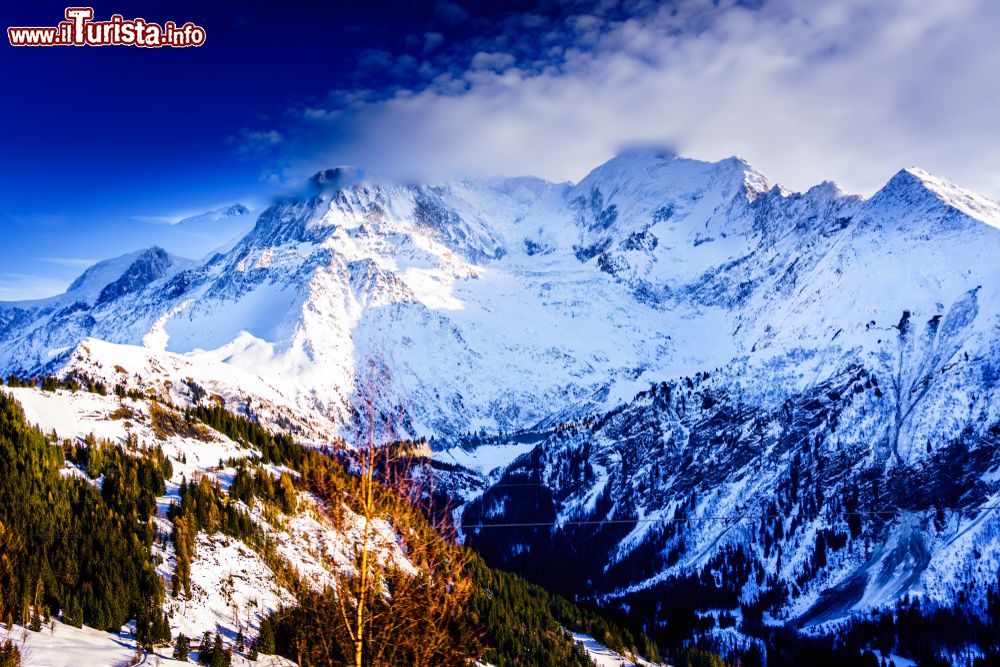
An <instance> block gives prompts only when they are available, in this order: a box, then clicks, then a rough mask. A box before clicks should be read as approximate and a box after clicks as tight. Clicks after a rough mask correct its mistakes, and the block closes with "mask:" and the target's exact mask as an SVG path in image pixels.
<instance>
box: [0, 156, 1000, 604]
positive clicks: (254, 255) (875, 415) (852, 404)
mask: <svg viewBox="0 0 1000 667" xmlns="http://www.w3.org/2000/svg"><path fill="white" fill-rule="evenodd" d="M310 188H311V193H310V194H309V195H308V196H305V197H302V198H299V199H296V200H290V201H283V202H279V203H276V204H274V205H272V206H271V207H269V208H268V209H267V210H265V211H264V212H263V213H262V214H261V215H260V216H259V217H258V218H257V222H256V225H255V226H254V227H253V229H252V230H250V232H249V233H248V234H246V236H244V237H243V238H242V239H241V240H239V241H238V242H237V243H235V245H233V246H232V247H231V248H229V249H227V250H224V251H222V252H219V253H216V254H214V255H212V256H211V257H210V258H208V259H207V260H204V261H201V262H189V261H187V260H180V259H178V258H176V257H173V256H171V255H169V254H167V253H165V252H164V251H162V250H158V249H155V248H154V249H151V250H147V251H144V252H143V253H139V254H136V255H130V256H128V257H125V258H119V259H118V260H111V261H110V262H105V263H102V264H99V265H97V266H96V267H94V268H92V269H90V270H89V271H88V272H87V273H85V274H84V275H83V276H81V278H80V279H79V280H78V281H77V282H76V283H74V285H73V286H72V287H71V288H70V290H69V291H68V292H67V293H66V294H65V295H62V296H59V297H54V298H53V299H47V300H43V301H35V302H22V303H6V304H2V305H0V370H3V372H5V373H7V372H19V373H21V374H26V373H27V374H30V373H35V372H42V371H48V370H58V369H66V368H69V367H72V368H76V369H78V370H82V371H84V372H87V373H90V374H94V373H98V374H100V373H103V374H105V375H107V376H108V379H109V380H110V379H113V378H114V377H117V378H118V381H122V382H131V383H143V382H146V383H148V382H154V379H151V378H158V379H156V380H155V382H158V383H159V385H158V386H159V387H161V388H162V389H164V390H165V391H168V392H172V393H173V394H172V395H174V396H175V398H178V399H180V398H184V396H180V394H183V393H184V391H185V390H184V389H183V386H182V384H181V383H179V382H178V380H179V379H181V378H183V377H187V376H192V375H196V374H197V375H198V376H199V377H201V378H203V382H205V383H211V384H213V387H214V388H217V389H218V391H217V392H216V393H219V394H220V395H228V396H230V398H231V400H232V401H236V402H238V401H239V400H244V401H251V402H254V401H255V402H256V404H257V405H258V406H263V410H262V412H263V413H267V414H270V415H271V416H272V417H273V419H274V420H275V423H277V420H279V419H280V420H283V421H282V423H288V422H294V423H295V424H297V428H298V429H299V432H301V433H307V434H311V435H312V436H315V437H316V438H322V437H324V436H327V437H328V436H329V435H330V434H331V433H333V432H335V431H337V430H338V429H341V428H343V427H344V426H345V425H346V424H347V423H348V422H349V420H350V416H351V414H352V407H351V406H352V402H353V401H354V400H356V396H355V391H356V386H357V385H358V383H359V380H360V379H361V378H362V377H363V375H364V369H365V368H366V365H367V363H368V360H370V359H372V358H376V359H379V360H381V361H382V362H384V364H385V366H386V367H387V369H388V371H389V374H390V376H391V390H390V394H391V395H392V396H393V401H394V402H395V403H398V405H399V407H400V408H401V409H402V410H403V412H404V414H405V417H406V429H407V430H408V431H409V432H410V434H412V435H415V436H433V437H435V438H437V439H438V440H439V441H442V442H444V443H446V444H445V445H441V449H445V448H446V447H454V446H455V445H458V444H462V443H464V444H466V445H469V443H470V442H473V440H477V441H484V440H489V441H491V442H493V443H494V445H493V446H492V447H491V448H490V449H489V450H488V452H489V456H490V461H491V466H492V464H493V463H496V464H505V463H506V462H508V461H510V460H511V459H513V458H514V457H515V456H517V455H521V458H519V459H518V460H517V461H516V462H515V463H514V465H513V466H512V467H511V468H509V469H508V470H507V471H506V473H504V475H503V477H502V478H500V479H502V480H508V481H511V480H519V479H527V480H529V481H530V483H532V484H538V485H541V487H540V488H535V489H531V487H524V486H523V485H522V486H517V485H514V486H511V485H510V484H507V485H506V486H505V485H504V484H503V482H502V481H501V483H500V485H499V486H497V487H495V488H493V489H490V490H487V491H486V492H485V493H484V495H482V497H481V500H480V501H478V502H477V503H473V505H472V506H470V508H469V510H468V511H467V514H466V519H467V521H466V523H467V525H470V521H471V522H472V523H471V525H475V524H478V523H479V522H481V523H487V522H488V521H503V520H505V519H509V520H512V521H519V522H541V523H545V522H556V523H559V522H564V521H566V520H571V519H585V520H601V519H607V518H613V519H615V520H620V521H623V522H624V523H619V524H613V526H617V527H613V528H604V527H601V528H594V529H588V530H580V529H573V528H567V529H566V530H555V531H553V530H550V529H546V528H537V529H531V530H528V531H526V532H523V531H522V534H519V535H518V536H517V538H516V539H514V538H511V537H509V536H508V537H485V536H483V535H477V534H475V533H473V534H472V537H471V539H474V540H477V541H478V543H479V544H480V546H482V548H483V549H484V550H486V551H487V552H489V553H491V554H492V555H493V556H494V557H495V558H496V559H498V560H501V561H504V562H507V563H508V564H512V565H514V566H518V567H522V566H523V567H528V566H535V565H545V564H546V563H547V562H548V561H546V560H545V559H546V558H548V557H550V556H552V554H553V553H555V552H551V551H549V549H551V548H554V547H552V545H557V546H558V548H559V549H560V550H561V551H559V553H568V554H574V553H577V554H582V555H581V558H582V559H583V560H581V562H578V563H576V566H575V568H576V569H568V568H567V569H566V570H565V572H564V574H565V577H566V585H567V587H569V586H573V587H578V590H581V592H587V593H592V594H595V595H598V596H602V597H603V598H606V599H624V598H629V599H632V598H635V597H636V596H640V594H641V593H642V592H643V591H656V590H660V589H658V588H657V587H658V586H659V585H661V584H663V585H666V584H665V583H664V582H667V581H668V580H669V579H670V578H671V577H678V576H682V575H683V574H684V573H687V572H693V571H697V572H701V571H702V570H704V569H706V568H707V571H708V572H709V575H706V576H713V575H712V574H711V573H712V572H729V571H730V570H732V568H734V567H736V566H735V565H733V560H732V558H733V557H732V555H731V554H732V552H733V551H734V550H735V549H736V548H737V546H738V545H742V546H741V548H742V550H743V551H742V552H741V553H742V555H741V556H740V558H741V559H742V560H741V561H740V562H741V563H742V565H740V567H742V568H744V569H743V570H741V571H740V574H739V575H738V576H736V575H734V576H732V577H730V576H729V575H728V574H727V575H725V576H723V574H719V575H718V577H719V581H722V580H723V579H724V580H725V582H726V586H729V587H730V588H732V591H730V592H731V593H732V596H731V597H730V598H727V600H726V603H727V604H730V603H732V602H733V600H737V601H741V602H744V603H751V602H755V601H759V600H760V599H763V598H764V596H765V595H766V594H770V593H768V591H775V590H779V589H780V590H783V591H784V593H782V594H781V595H777V596H776V597H774V598H773V599H775V600H778V602H776V603H774V604H772V605H770V606H767V609H766V610H767V612H768V613H772V614H774V616H775V617H776V618H780V619H790V620H794V619H798V620H799V621H800V622H803V623H805V622H815V621H820V620H827V619H831V618H837V617H840V616H842V615H843V614H844V613H846V612H847V611H849V610H850V609H853V608H865V607H867V606H872V605H878V604H881V603H883V602H887V601H891V600H893V599H895V598H897V597H898V596H899V595H901V594H902V593H904V592H910V593H924V594H926V595H928V596H931V597H933V598H935V599H953V597H954V596H955V594H956V593H955V591H957V590H959V589H960V588H961V587H963V586H967V585H969V582H972V583H976V582H981V581H983V580H984V579H983V578H982V577H983V576H985V575H981V571H982V568H984V567H987V566H988V567H992V571H993V572H995V571H996V565H997V562H998V560H1000V555H998V548H1000V543H998V541H997V539H996V537H995V536H996V534H997V532H996V531H997V528H998V524H997V514H1000V513H996V512H989V511H985V512H984V511H980V509H978V508H982V507H988V506H990V505H991V504H993V503H995V500H996V499H997V493H998V491H1000V489H998V488H997V485H998V481H1000V476H998V475H997V466H998V463H1000V461H998V459H997V453H996V449H997V445H998V442H1000V400H998V396H997V393H996V391H997V377H998V374H997V368H998V366H1000V347H998V344H997V343H996V341H997V340H1000V336H998V335H997V334H998V327H1000V319H998V315H1000V293H998V290H1000V264H998V263H997V261H996V258H997V257H998V256H1000V205H997V204H996V203H995V202H992V201H989V200H987V199H985V198H982V197H979V196H977V195H975V194H972V193H969V192H966V191H964V190H961V189H960V188H958V187H956V186H954V185H951V184H949V183H947V182H945V181H943V180H941V179H939V178H936V177H934V176H931V175H930V174H927V173H926V172H923V171H921V170H919V169H907V170H904V171H901V172H899V173H898V174H896V175H895V176H894V177H892V178H891V179H890V180H889V182H888V183H887V184H886V185H885V186H884V187H883V188H882V189H881V190H880V191H879V192H878V193H876V194H875V195H874V196H872V197H871V198H868V199H865V198H862V197H858V196H852V195H847V194H844V193H843V192H841V191H840V190H839V189H838V188H837V186H835V185H834V184H832V183H823V184H821V185H818V186H816V187H814V188H812V189H810V190H808V191H807V192H804V193H793V192H788V191H787V190H784V189H782V188H780V187H778V186H772V185H771V184H770V183H769V182H768V181H767V179H766V178H765V177H764V176H763V175H761V174H760V173H758V172H757V171H756V170H754V169H753V168H752V167H751V166H750V165H748V164H747V163H746V162H744V161H742V160H739V159H737V158H729V159H726V160H722V161H720V162H716V163H707V162H700V161H696V160H690V159H684V158H680V157H677V156H674V155H669V154H660V153H656V152H653V151H635V152H629V153H625V154H623V155H620V156H618V157H616V158H614V159H612V160H611V161H609V162H608V163H606V164H604V165H601V166H600V167H598V168H597V169H595V170H594V171H593V172H592V173H591V174H589V175H588V176H587V177H586V178H585V179H583V180H582V181H581V182H580V183H578V184H575V185H573V184H568V183H564V184H553V183H547V182H544V181H541V180H538V179H533V178H519V179H498V180H487V181H462V182H454V183H447V184H442V185H435V186H428V185H415V184H402V183H393V182H388V181H384V180H379V179H372V178H368V177H366V176H364V174H362V173H360V172H356V171H354V170H351V169H333V170H328V171H324V172H321V173H319V174H317V175H316V176H315V177H314V178H313V180H312V182H311V183H310ZM89 339H93V340H89ZM123 346H124V347H123ZM138 348H141V349H138ZM126 350H127V352H126ZM140 358H141V359H144V360H145V361H140ZM130 364H137V365H142V366H143V369H145V370H143V372H140V371H139V369H138V368H134V369H133V368H131V367H130ZM116 366H118V367H119V368H115V367H116ZM115 374H117V375H115ZM689 378H690V380H689ZM650 387H655V389H653V390H652V391H651V390H650ZM213 390H214V389H213ZM226 392H228V394H227V393H226ZM187 398H190V397H187ZM470 433H476V434H478V435H477V438H475V439H472V438H469V437H466V436H467V435H468V434H470ZM535 442H539V443H540V444H539V445H538V446H537V447H531V445H532V444H533V443H535ZM507 445H509V447H506V448H505V446H507ZM529 449H530V451H528V450H529ZM450 451H451V453H452V454H455V455H456V456H457V457H458V458H460V459H461V460H463V461H464V462H466V463H468V462H469V459H470V458H471V459H473V461H474V460H475V458H476V453H475V452H472V453H471V454H470V453H468V452H464V451H463V450H460V449H451V450H450ZM483 451H486V450H483ZM498 452H500V454H499V455H498ZM503 452H507V454H508V455H507V456H504V455H503ZM491 466H483V467H486V468H488V467H491ZM498 475H499V473H498ZM497 478H498V477H497V476H494V477H493V478H491V479H493V481H496V479H497ZM793 479H794V480H795V481H794V482H793V481H792V480H793ZM942 480H952V481H949V482H944V481H942ZM526 488H527V489H529V490H526ZM849 507H854V508H865V511H866V512H871V513H869V514H864V515H863V516H862V524H863V525H862V526H861V527H860V529H859V528H858V527H857V526H855V525H854V524H853V523H850V522H849V521H848V520H847V518H845V517H846V515H845V514H844V512H845V511H847V510H846V508H849ZM900 508H902V509H900ZM678 512H680V513H682V514H699V513H708V514H713V515H724V516H733V515H736V514H741V513H750V514H752V515H760V516H772V515H775V514H781V515H783V516H786V517H794V516H798V515H802V516H800V518H799V519H794V518H789V519H788V522H790V523H791V524H792V525H789V523H785V524H784V525H782V527H781V528H780V534H781V537H780V538H779V537H777V536H776V533H775V531H776V530H779V529H777V528H776V527H775V526H774V524H773V521H772V523H770V524H769V523H768V522H767V521H764V520H761V521H758V522H756V523H754V522H737V523H735V524H731V523H726V522H724V521H706V522H699V523H697V524H680V525H679V526H678V525H675V524H674V523H672V519H673V518H675V517H676V516H678ZM838 512H839V514H838ZM806 515H808V516H806ZM836 517H840V518H836ZM661 519H670V520H671V521H669V522H667V523H665V524H664V523H658V521H660V520H661ZM637 520H638V521H637ZM765 524H767V525H765ZM570 525H572V524H570ZM623 526H624V527H623ZM494 530H500V529H494ZM824 531H825V532H824ZM494 535H496V534H494ZM765 535H767V536H768V537H765ZM818 535H822V537H817V536H818ZM817 540H822V542H823V544H824V545H825V546H824V549H823V551H824V553H823V556H822V564H821V565H818V564H814V561H815V559H817V558H820V556H818V555H817V552H818V551H819V550H820V549H819V547H817ZM776 542H779V543H780V547H779V548H778V551H777V552H776V551H775V546H774V545H775V543H776ZM841 542H843V543H842V544H841ZM831 543H832V544H836V545H838V546H837V547H836V548H831V547H830V545H831ZM585 546H586V550H585V551H584V547H585ZM595 550H596V551H595ZM827 552H829V553H827ZM727 554H728V555H727ZM970 554H977V556H976V557H975V558H973V556H972V555H970ZM584 555H585V557H584ZM535 556H538V558H539V559H540V560H532V559H533V558H534V557H535ZM571 561H572V559H569V560H568V561H567V562H571ZM583 561H586V562H583ZM639 561H642V563H640V562H639ZM748 562H752V563H753V565H747V563H748ZM815 562H818V561H815ZM810 568H811V569H810ZM977 568H978V569H977ZM987 569H988V568H987ZM806 572H809V573H810V576H809V577H807V578H803V577H804V574H803V573H806ZM977 572H980V574H977ZM595 581H599V582H600V583H594V582H595ZM845 591H846V592H845ZM661 592H662V591H661ZM630 596H631V597H630ZM768 599H769V600H771V599H772V598H768ZM830 600H833V601H832V602H831V601H830ZM632 604H638V603H636V602H635V601H634V600H633V602H632Z"/></svg>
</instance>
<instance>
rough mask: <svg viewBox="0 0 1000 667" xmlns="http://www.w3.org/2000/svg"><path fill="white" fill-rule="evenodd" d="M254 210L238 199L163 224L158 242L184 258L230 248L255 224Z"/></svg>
mask: <svg viewBox="0 0 1000 667" xmlns="http://www.w3.org/2000/svg"><path fill="white" fill-rule="evenodd" d="M253 221H254V217H253V211H252V210H251V209H250V208H248V207H247V206H246V205H244V204H241V203H239V202H236V203H235V204H230V205H228V206H222V207H219V208H217V209H214V210H212V211H207V212H205V213H200V214H198V215H192V216H189V217H186V218H183V219H181V220H178V221H177V222H175V223H173V224H171V225H167V226H165V227H164V226H161V228H160V229H159V230H158V231H159V234H158V235H157V241H156V242H157V243H158V244H159V245H161V246H163V247H164V248H166V249H167V250H168V251H170V252H174V253H177V254H179V255H183V256H184V257H204V256H205V255H208V254H209V253H212V252H216V251H224V250H228V249H229V248H230V247H232V245H233V244H234V243H236V242H237V241H238V240H239V239H241V238H242V237H243V236H245V235H246V233H247V232H248V231H250V228H251V227H253Z"/></svg>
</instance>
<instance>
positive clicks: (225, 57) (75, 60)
mask: <svg viewBox="0 0 1000 667" xmlns="http://www.w3.org/2000/svg"><path fill="white" fill-rule="evenodd" d="M109 2H110V4H108V3H107V2H106V3H104V4H101V3H98V4H96V5H95V6H94V9H95V13H96V18H97V19H107V18H108V17H109V16H110V15H111V14H113V13H121V14H123V15H125V17H126V18H134V17H136V16H141V17H143V18H145V19H147V20H149V21H155V22H158V23H162V22H164V21H167V20H173V21H176V22H177V23H183V22H186V21H193V22H195V23H197V24H199V25H202V26H204V27H205V28H206V31H207V43H206V44H205V46H203V47H201V48H192V49H166V48H165V49H138V48H130V47H104V48H86V47H85V48H71V47H69V48H49V49H43V48H22V49H15V48H13V47H11V46H10V45H9V44H7V42H6V38H5V37H4V38H3V39H0V41H2V44H0V91H2V92H0V95H2V98H0V132H2V138H0V147H2V148H0V151H2V153H0V157H2V160H0V233H2V238H3V243H0V300H3V299H11V298H17V297H37V296H41V295H43V294H47V293H54V292H57V291H59V290H61V289H62V288H64V287H65V286H66V285H67V284H68V283H69V282H70V281H71V280H72V279H73V277H75V275H77V274H78V273H80V271H81V270H82V269H83V268H84V266H85V265H86V264H87V263H88V262H89V261H91V260H96V259H103V258H107V257H109V256H113V255H117V254H121V253H123V252H127V251H130V250H134V249H138V248H139V247H143V246H145V245H147V244H148V243H150V242H151V239H155V237H156V234H157V230H158V229H161V227H158V226H157V225H162V224H164V221H166V220H176V219H177V218H178V217H180V216H183V215H185V214H196V213H200V212H203V211H205V210H208V209H211V208H214V207H217V206H221V205H225V204H228V203H231V202H233V201H237V200H240V201H245V202H247V203H249V204H251V205H253V204H256V205H260V204H263V203H265V202H267V201H268V200H269V198H270V197H272V196H273V195H274V193H275V192H278V191H282V190H284V189H287V188H289V187H293V186H294V184H296V183H298V182H300V180H301V179H302V178H303V177H304V176H306V175H308V174H309V173H310V172H311V171H313V170H315V169H318V168H320V167H325V166H333V165H337V164H344V163H351V164H355V165H357V166H360V167H365V168H368V169H370V170H373V171H377V172H381V173H388V174H391V175H401V176H406V177H417V178H424V179H444V178H452V177H456V176H461V175H474V174H479V173H498V174H509V175H520V174H535V175H539V176H543V177H546V178H550V179H553V180H566V179H577V178H579V177H581V176H582V175H583V174H585V173H586V171H587V170H588V169H589V168H591V167H593V166H595V165H596V164H598V163H600V162H602V161H603V160H605V159H607V158H608V157H610V156H611V155H613V154H614V152H615V151H616V150H617V149H618V148H620V147H621V146H623V145H627V144H635V143H641V142H648V143H664V144H669V145H670V146H672V147H674V148H675V149H677V150H679V151H680V152H681V153H683V154H686V155H689V156H692V157H699V158H704V159H719V158H722V157H726V156H728V155H731V154H738V155H741V156H742V157H745V158H747V159H748V160H750V161H751V162H752V163H753V164H754V165H756V166H757V167H758V168H760V169H761V170H762V171H763V172H764V173H765V174H766V175H768V176H769V177H771V178H772V179H773V180H775V181H778V182H781V183H784V184H786V185H788V186H791V187H793V188H795V189H803V188H805V187H808V186H809V185H811V184H814V183H817V182H819V181H820V180H823V179H826V178H831V179H834V180H836V181H838V182H839V183H841V184H842V185H843V186H844V187H845V188H846V189H848V190H849V191H855V192H861V193H863V194H870V193H871V192H873V191H874V190H876V189H877V188H878V187H879V186H880V185H881V184H882V183H884V182H885V181H886V180H887V179H888V178H889V177H890V176H891V175H892V174H893V173H894V172H895V171H896V170H898V169H899V168H901V167H905V166H909V165H914V164H915V165H918V166H922V167H924V168H926V169H928V170H930V171H932V172H935V173H938V174H939V175H942V176H944V177H946V178H950V179H952V180H954V181H956V182H957V183H959V184H960V185H964V186H967V187H969V188H971V189H975V190H978V191H980V192H983V193H984V194H987V195H989V196H993V197H997V196H1000V151H997V150H995V147H996V146H997V145H1000V114H997V113H996V109H997V108H998V107H1000V83H998V81H1000V79H998V77H997V76H996V72H997V71H1000V41H998V40H997V39H996V31H997V28H998V26H1000V3H996V2H994V1H993V0H956V1H955V2H948V3H941V2H939V1H937V0H883V1H881V2H878V3H872V2H870V0H828V1H823V2H820V1H818V0H817V1H816V2H811V1H806V2H803V1H801V0H676V1H668V2H656V1H654V0H622V1H620V2H618V1H614V0H586V1H579V2H577V1H571V0H550V1H548V2H545V3H532V2H496V3H490V2H485V1H483V0H434V1H429V2H416V3H415V2H402V1H401V2H383V3H378V4H373V3H371V2H366V3H359V2H350V3H346V2H343V3H342V2H322V3H319V2H316V3H312V2H310V3H304V2H303V3H295V2H283V3H273V2H255V1H253V0H250V1H243V2H215V1H213V2H204V1H201V2H188V1H171V2H165V1H162V2H152V1H141V2H136V1H134V0H130V1H129V2H124V1H122V0H117V1H115V2H111V0H109ZM65 6H66V5H65V4H61V3H56V2H53V1H51V0H30V1H28V0H7V2H5V3H3V6H2V9H0V17H2V19H3V23H4V26H3V27H5V28H6V27H7V26H19V25H55V24H56V23H57V22H58V21H59V20H60V19H61V18H62V16H63V10H64V8H65Z"/></svg>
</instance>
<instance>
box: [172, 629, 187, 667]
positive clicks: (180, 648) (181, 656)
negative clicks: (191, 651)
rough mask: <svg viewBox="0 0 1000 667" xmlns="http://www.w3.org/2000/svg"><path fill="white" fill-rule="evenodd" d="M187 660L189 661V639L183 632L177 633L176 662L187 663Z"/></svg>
mask: <svg viewBox="0 0 1000 667" xmlns="http://www.w3.org/2000/svg"><path fill="white" fill-rule="evenodd" d="M187 659H188V638H187V637H185V636H184V633H183V632H179V633H177V639H176V641H174V660H179V661H181V662H187Z"/></svg>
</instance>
